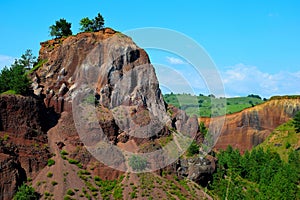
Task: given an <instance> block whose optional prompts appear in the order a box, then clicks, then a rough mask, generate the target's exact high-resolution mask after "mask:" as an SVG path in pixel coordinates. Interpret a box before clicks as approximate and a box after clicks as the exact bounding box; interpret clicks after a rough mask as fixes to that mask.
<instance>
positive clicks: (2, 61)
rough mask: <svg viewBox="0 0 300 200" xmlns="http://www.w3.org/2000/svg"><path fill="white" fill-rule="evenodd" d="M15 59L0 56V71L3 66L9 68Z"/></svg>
mask: <svg viewBox="0 0 300 200" xmlns="http://www.w3.org/2000/svg"><path fill="white" fill-rule="evenodd" d="M14 60H15V58H13V57H10V56H5V55H0V69H2V68H3V67H5V66H10V65H11V64H12V63H13V62H14Z"/></svg>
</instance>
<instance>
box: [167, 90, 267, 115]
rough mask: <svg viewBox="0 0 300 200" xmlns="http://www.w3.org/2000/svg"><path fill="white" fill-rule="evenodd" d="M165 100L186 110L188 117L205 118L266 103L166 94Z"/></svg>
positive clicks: (259, 100)
mask: <svg viewBox="0 0 300 200" xmlns="http://www.w3.org/2000/svg"><path fill="white" fill-rule="evenodd" d="M164 100H165V101H166V102H167V103H168V104H172V105H174V106H176V107H178V108H180V109H182V110H185V111H186V113H187V114H188V115H197V116H203V117H210V116H220V115H224V114H232V113H236V112H240V111H242V110H244V109H245V108H250V107H252V106H255V105H258V104H261V103H263V102H264V101H263V100H261V99H259V98H255V97H235V98H211V97H208V96H203V95H199V96H193V95H190V94H165V95H164Z"/></svg>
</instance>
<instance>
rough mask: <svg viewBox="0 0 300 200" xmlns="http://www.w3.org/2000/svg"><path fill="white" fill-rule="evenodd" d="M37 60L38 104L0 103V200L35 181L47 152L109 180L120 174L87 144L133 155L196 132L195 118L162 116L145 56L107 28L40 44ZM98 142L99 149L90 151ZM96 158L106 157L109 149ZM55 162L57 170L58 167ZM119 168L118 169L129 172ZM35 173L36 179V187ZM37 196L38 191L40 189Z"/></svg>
mask: <svg viewBox="0 0 300 200" xmlns="http://www.w3.org/2000/svg"><path fill="white" fill-rule="evenodd" d="M39 62H40V63H39V65H40V67H39V68H38V69H37V70H36V71H35V72H33V73H32V74H31V78H32V89H33V91H34V94H35V95H36V96H38V97H39V99H41V100H42V101H43V103H41V102H40V101H38V100H36V99H34V98H31V97H21V96H1V97H0V136H2V137H3V138H4V139H3V140H2V145H1V147H0V163H1V164H0V166H1V167H2V169H3V171H0V177H1V179H0V191H1V194H4V193H5V194H8V195H10V196H9V197H6V196H5V197H4V195H2V197H0V200H1V198H2V199H4V198H6V199H7V198H11V196H12V194H13V193H14V192H15V190H16V188H17V186H18V185H19V184H21V183H22V182H23V181H24V180H26V179H27V178H33V179H34V178H35V177H36V175H37V174H38V173H39V172H40V170H41V169H42V168H44V167H45V166H46V164H47V159H48V158H50V157H51V152H52V153H55V154H56V155H59V152H60V151H61V149H64V150H67V152H68V153H69V154H68V156H69V157H70V158H72V159H77V160H78V161H80V164H82V165H83V166H82V167H84V168H93V173H94V175H98V176H100V177H101V178H103V179H114V178H117V177H118V176H119V175H120V174H122V173H123V172H121V171H118V170H116V168H115V169H112V168H109V167H108V166H104V164H106V163H105V162H103V163H104V164H99V162H98V161H97V160H96V159H95V158H97V157H95V156H94V155H93V156H94V157H93V156H92V155H91V153H90V152H91V151H87V149H88V147H89V145H90V146H93V147H97V149H95V150H99V148H100V147H105V145H107V146H110V147H117V146H118V147H120V146H123V147H124V149H126V150H128V151H129V152H130V151H131V152H138V150H139V149H138V148H139V147H140V146H143V144H145V143H147V142H150V141H154V140H156V139H158V138H160V137H162V136H168V135H170V134H171V131H170V129H172V130H173V129H174V130H173V131H176V130H177V131H179V132H182V133H183V134H185V135H190V136H197V134H200V133H199V131H198V129H199V128H198V121H197V119H196V118H189V117H188V116H186V114H185V113H183V112H180V111H179V110H177V111H176V112H174V116H169V115H168V114H167V105H166V104H165V102H164V100H163V97H162V94H161V91H160V89H159V84H158V80H157V78H156V75H155V70H154V68H153V66H152V65H151V64H150V60H149V57H148V55H147V53H146V52H145V51H144V50H143V49H140V48H139V47H138V46H137V45H136V44H135V43H134V42H133V41H132V40H131V38H129V37H127V36H125V35H123V34H121V33H119V32H116V31H114V30H112V29H109V28H107V29H104V30H101V31H99V32H93V33H79V34H78V35H76V36H70V37H67V38H60V39H55V40H50V41H46V42H43V43H41V49H40V55H39ZM50 111H54V112H55V113H56V114H59V115H60V116H61V117H60V119H59V120H58V119H57V116H56V115H55V114H53V113H52V112H50ZM51 127H52V128H51ZM99 127H100V128H99ZM50 128H51V129H50ZM49 129H50V130H49ZM48 130H49V131H48ZM103 133H104V134H103ZM47 136H48V138H47ZM103 141H104V142H105V145H100V146H97V144H100V142H103ZM48 145H49V146H50V148H49V147H48ZM112 149H113V148H112ZM101 152H102V154H103V152H105V153H104V154H109V153H112V151H110V149H109V148H108V149H105V150H103V151H101ZM117 153H118V152H117V151H116V154H117ZM37 155H38V156H37ZM54 158H55V159H58V160H57V162H56V163H57V166H58V165H59V164H62V163H63V162H65V161H64V160H61V158H60V157H59V156H54ZM97 159H98V158H97ZM108 159H110V160H113V161H115V160H116V159H115V158H114V157H112V156H111V157H110V156H108ZM122 159H125V158H123V157H121V158H120V163H121V161H122ZM98 160H99V159H98ZM101 161H102V160H101ZM4 162H5V163H9V166H8V165H3V163H4ZM97 162H98V163H97ZM117 165H119V163H117ZM120 165H123V167H124V168H122V170H126V169H127V167H128V166H127V165H125V164H124V163H121V164H120ZM55 166H56V165H55ZM43 173H44V172H40V174H43ZM40 174H39V175H38V176H37V177H38V178H36V179H37V180H39V181H42V179H41V177H40ZM33 182H34V183H35V184H37V181H36V180H33ZM70 182H71V181H70ZM6 183H10V184H9V186H8V185H7V184H6ZM37 191H38V192H41V193H43V192H45V191H44V189H43V188H42V187H39V188H38V189H37ZM2 192H3V193H2ZM63 192H64V191H63ZM63 195H64V194H54V198H55V197H57V198H58V199H59V198H62V197H63ZM0 196H1V195H0Z"/></svg>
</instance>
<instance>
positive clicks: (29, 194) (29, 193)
mask: <svg viewBox="0 0 300 200" xmlns="http://www.w3.org/2000/svg"><path fill="white" fill-rule="evenodd" d="M39 198H40V195H39V194H38V193H37V192H35V190H34V188H33V187H31V186H28V185H26V184H23V185H21V186H20V187H19V188H18V191H17V193H16V194H15V195H14V197H13V199H14V200H36V199H39Z"/></svg>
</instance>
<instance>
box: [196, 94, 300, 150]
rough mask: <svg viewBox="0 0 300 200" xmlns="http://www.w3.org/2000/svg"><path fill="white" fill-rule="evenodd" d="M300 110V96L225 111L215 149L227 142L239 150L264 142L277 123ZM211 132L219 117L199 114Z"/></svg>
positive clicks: (222, 147)
mask: <svg viewBox="0 0 300 200" xmlns="http://www.w3.org/2000/svg"><path fill="white" fill-rule="evenodd" d="M299 110H300V98H288V97H286V98H278V99H276V98H273V99H271V100H269V101H268V102H266V103H264V104H261V105H258V106H255V107H252V108H248V109H246V110H243V111H241V112H239V113H235V114H231V115H226V117H225V122H224V125H223V128H222V129H221V134H220V137H219V138H218V141H217V143H216V146H215V148H216V149H226V147H227V146H228V145H231V146H232V147H233V148H237V149H239V150H240V151H242V152H243V151H245V150H250V149H251V148H252V147H254V146H256V145H258V144H260V143H261V142H263V141H264V140H265V139H266V137H268V136H269V135H270V133H271V132H272V131H273V130H274V129H275V128H276V127H278V126H279V125H281V124H283V123H285V122H287V121H288V120H290V119H291V118H292V117H293V116H294V115H295V114H296V113H297V112H298V111H299ZM199 120H200V121H203V122H205V124H206V126H207V127H209V129H210V131H211V132H212V133H214V134H215V133H216V132H217V131H219V130H216V129H215V127H214V126H213V125H212V126H210V125H209V124H210V123H211V122H212V123H218V121H221V120H223V118H222V117H216V118H200V119H199Z"/></svg>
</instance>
